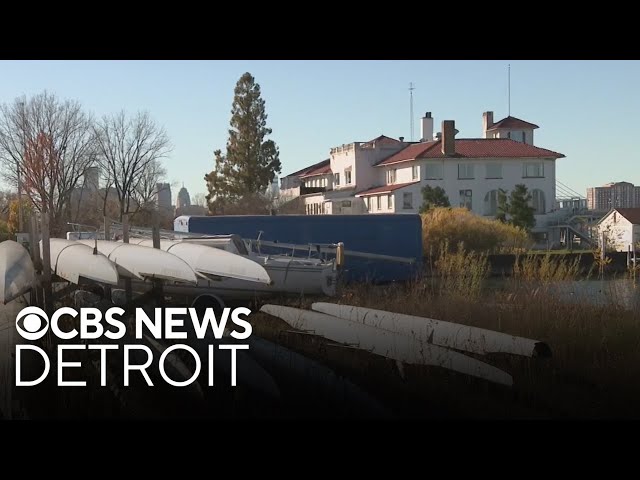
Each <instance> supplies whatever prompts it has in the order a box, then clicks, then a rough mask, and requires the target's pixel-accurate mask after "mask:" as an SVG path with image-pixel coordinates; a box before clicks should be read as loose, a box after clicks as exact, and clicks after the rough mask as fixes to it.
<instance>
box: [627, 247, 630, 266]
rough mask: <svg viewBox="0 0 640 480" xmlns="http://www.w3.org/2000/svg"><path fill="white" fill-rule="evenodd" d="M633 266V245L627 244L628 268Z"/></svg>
mask: <svg viewBox="0 0 640 480" xmlns="http://www.w3.org/2000/svg"><path fill="white" fill-rule="evenodd" d="M630 268H631V245H628V246H627V270H629V269H630Z"/></svg>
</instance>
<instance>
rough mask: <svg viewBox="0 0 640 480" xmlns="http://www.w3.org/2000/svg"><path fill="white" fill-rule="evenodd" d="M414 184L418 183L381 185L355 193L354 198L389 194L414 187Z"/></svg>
mask: <svg viewBox="0 0 640 480" xmlns="http://www.w3.org/2000/svg"><path fill="white" fill-rule="evenodd" d="M416 183H420V182H409V183H396V184H393V185H383V186H382V187H375V188H371V189H369V190H365V191H363V192H360V193H356V197H364V196H366V195H376V194H378V193H391V192H393V191H395V190H400V189H401V188H404V187H408V186H409V185H415V184H416Z"/></svg>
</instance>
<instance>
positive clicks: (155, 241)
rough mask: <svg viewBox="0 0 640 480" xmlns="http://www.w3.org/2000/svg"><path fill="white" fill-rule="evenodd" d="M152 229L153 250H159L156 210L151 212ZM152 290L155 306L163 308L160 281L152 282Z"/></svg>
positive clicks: (158, 222) (158, 227)
mask: <svg viewBox="0 0 640 480" xmlns="http://www.w3.org/2000/svg"><path fill="white" fill-rule="evenodd" d="M152 215H153V228H152V230H151V235H152V238H153V248H160V217H159V215H158V210H157V209H154V210H153V214H152ZM153 289H154V291H155V299H156V305H157V306H158V307H164V291H163V288H162V280H154V281H153Z"/></svg>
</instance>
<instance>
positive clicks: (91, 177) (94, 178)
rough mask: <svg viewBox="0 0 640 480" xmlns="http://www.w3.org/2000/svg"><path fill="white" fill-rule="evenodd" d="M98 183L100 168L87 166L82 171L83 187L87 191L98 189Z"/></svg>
mask: <svg viewBox="0 0 640 480" xmlns="http://www.w3.org/2000/svg"><path fill="white" fill-rule="evenodd" d="M99 183H100V168H98V167H89V168H87V169H86V170H85V172H84V186H83V188H84V189H85V190H87V191H89V192H96V191H98V188H99Z"/></svg>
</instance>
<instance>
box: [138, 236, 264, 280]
mask: <svg viewBox="0 0 640 480" xmlns="http://www.w3.org/2000/svg"><path fill="white" fill-rule="evenodd" d="M129 243H130V244H132V245H142V246H145V247H153V240H149V239H142V238H134V239H131V240H130V241H129ZM160 250H163V251H165V252H168V253H171V254H173V255H175V256H176V257H178V258H181V259H182V260H184V261H185V262H186V263H187V264H188V265H189V266H190V267H191V268H192V269H193V270H194V271H195V272H197V273H200V274H203V275H215V276H220V277H228V278H236V279H238V280H245V281H248V282H257V283H264V284H266V285H269V284H270V283H271V278H270V277H269V274H268V273H267V271H266V270H265V269H264V268H263V267H262V266H261V265H260V264H258V263H256V262H254V261H251V260H249V259H247V258H244V257H241V256H240V255H235V254H233V253H231V252H227V251H224V250H221V249H218V248H211V247H207V246H205V245H200V244H196V243H189V242H181V241H178V240H161V241H160Z"/></svg>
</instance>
